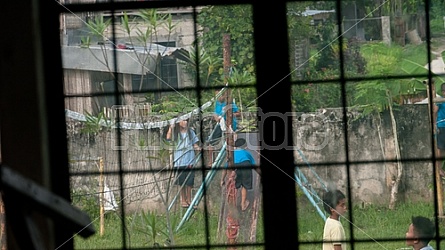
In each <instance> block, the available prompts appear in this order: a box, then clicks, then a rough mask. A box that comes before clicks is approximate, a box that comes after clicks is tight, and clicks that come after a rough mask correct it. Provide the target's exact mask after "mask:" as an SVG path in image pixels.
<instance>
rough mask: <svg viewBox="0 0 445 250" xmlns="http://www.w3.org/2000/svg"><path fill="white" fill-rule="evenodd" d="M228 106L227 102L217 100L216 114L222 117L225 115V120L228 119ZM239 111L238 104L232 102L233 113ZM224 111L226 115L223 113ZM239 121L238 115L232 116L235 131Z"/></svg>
mask: <svg viewBox="0 0 445 250" xmlns="http://www.w3.org/2000/svg"><path fill="white" fill-rule="evenodd" d="M225 106H226V102H220V101H216V103H215V114H216V115H220V116H222V117H224V120H227V119H226V114H225V113H224V111H223V110H224V107H225ZM235 112H238V106H236V104H235V103H232V113H235ZM223 113H224V115H223ZM237 125H238V124H237V121H236V117H235V116H232V129H233V131H236V128H237Z"/></svg>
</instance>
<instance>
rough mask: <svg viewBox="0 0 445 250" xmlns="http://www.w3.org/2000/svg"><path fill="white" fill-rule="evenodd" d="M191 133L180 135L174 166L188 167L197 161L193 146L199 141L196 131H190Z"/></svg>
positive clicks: (177, 141)
mask: <svg viewBox="0 0 445 250" xmlns="http://www.w3.org/2000/svg"><path fill="white" fill-rule="evenodd" d="M189 132H190V136H189V133H187V132H186V133H178V135H179V138H178V139H177V140H176V143H177V144H176V148H175V152H174V153H173V155H174V159H175V162H174V166H175V167H179V166H188V165H193V163H194V159H195V150H194V148H193V144H195V143H197V142H198V141H199V139H198V137H197V136H196V134H195V131H193V130H191V129H189Z"/></svg>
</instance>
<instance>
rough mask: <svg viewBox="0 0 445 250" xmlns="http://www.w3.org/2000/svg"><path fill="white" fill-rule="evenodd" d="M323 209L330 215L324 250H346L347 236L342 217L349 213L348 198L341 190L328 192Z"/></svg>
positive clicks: (325, 231)
mask: <svg viewBox="0 0 445 250" xmlns="http://www.w3.org/2000/svg"><path fill="white" fill-rule="evenodd" d="M323 208H324V210H325V211H326V212H327V213H328V214H329V217H328V218H327V219H326V221H325V224H324V230H323V250H346V243H345V242H344V241H345V240H346V234H345V230H344V228H343V225H342V224H341V222H340V217H341V216H343V215H344V214H345V213H346V212H347V211H348V207H347V206H346V196H345V195H344V194H343V193H342V192H341V191H340V190H332V191H328V192H326V193H325V194H324V196H323Z"/></svg>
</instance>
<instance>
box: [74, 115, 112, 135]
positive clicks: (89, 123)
mask: <svg viewBox="0 0 445 250" xmlns="http://www.w3.org/2000/svg"><path fill="white" fill-rule="evenodd" d="M85 119H86V121H85V123H84V127H83V128H82V129H81V132H82V133H86V134H90V135H97V134H99V133H100V132H102V131H104V130H107V129H109V128H111V126H112V125H113V124H112V122H111V121H110V120H108V119H106V117H105V114H104V112H103V111H102V112H100V113H99V114H97V116H94V115H92V114H91V113H89V112H88V111H86V115H85Z"/></svg>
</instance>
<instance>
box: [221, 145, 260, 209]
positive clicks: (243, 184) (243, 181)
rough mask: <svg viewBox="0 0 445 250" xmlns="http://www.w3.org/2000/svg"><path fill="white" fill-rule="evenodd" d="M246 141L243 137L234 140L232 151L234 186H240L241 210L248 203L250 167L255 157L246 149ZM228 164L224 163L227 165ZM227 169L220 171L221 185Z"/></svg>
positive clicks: (250, 180) (250, 186) (250, 182)
mask: <svg viewBox="0 0 445 250" xmlns="http://www.w3.org/2000/svg"><path fill="white" fill-rule="evenodd" d="M246 146H247V143H246V140H245V139H244V138H238V139H237V140H236V141H235V148H234V151H233V164H234V171H235V175H236V176H235V188H236V189H239V188H241V211H245V210H246V209H247V208H248V207H249V204H250V201H249V200H248V199H247V191H248V190H251V189H252V179H253V178H252V167H253V166H254V165H255V158H254V157H253V156H252V154H251V153H250V152H249V151H248V150H247V149H246ZM227 166H228V165H226V167H227ZM227 171H230V170H229V169H227V168H226V169H224V170H223V172H222V178H221V186H223V185H224V184H225V179H226V176H227Z"/></svg>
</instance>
